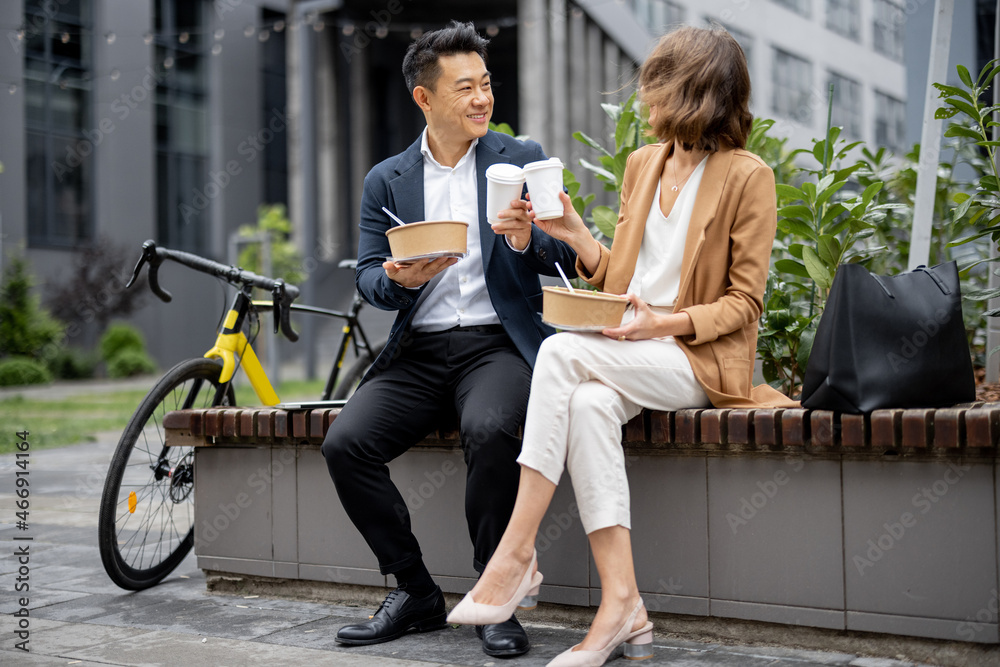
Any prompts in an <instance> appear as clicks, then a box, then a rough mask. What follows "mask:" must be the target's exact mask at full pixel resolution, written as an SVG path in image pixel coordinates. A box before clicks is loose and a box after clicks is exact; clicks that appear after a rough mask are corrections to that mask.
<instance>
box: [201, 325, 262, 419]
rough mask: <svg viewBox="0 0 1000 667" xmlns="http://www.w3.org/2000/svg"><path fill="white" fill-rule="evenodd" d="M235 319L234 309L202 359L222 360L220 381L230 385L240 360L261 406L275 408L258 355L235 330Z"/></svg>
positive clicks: (242, 335)
mask: <svg viewBox="0 0 1000 667" xmlns="http://www.w3.org/2000/svg"><path fill="white" fill-rule="evenodd" d="M238 318H239V313H238V312H237V311H236V310H230V311H229V313H228V314H227V315H226V321H225V323H224V325H223V327H222V331H220V332H219V335H218V337H216V339H215V345H214V346H212V349H210V350H209V351H208V352H206V353H205V357H206V358H208V359H221V360H222V373H221V374H220V375H219V382H229V381H230V380H232V379H233V374H234V373H236V359H237V358H239V360H240V365H241V366H242V367H243V370H244V371H245V372H246V374H247V377H248V378H249V379H250V386H251V387H253V390H254V393H256V394H257V398H258V399H259V400H260V402H261V403H263V404H264V405H277V403H278V394H277V393H275V391H274V387H272V386H271V381H270V380H269V379H268V377H267V373H265V372H264V367H263V366H261V365H260V360H259V359H258V358H257V353H256V352H254V351H253V347H251V346H250V341H248V340H247V337H246V335H245V334H244V333H243V332H242V331H239V330H238V329H236V328H235V327H236V322H237V320H238Z"/></svg>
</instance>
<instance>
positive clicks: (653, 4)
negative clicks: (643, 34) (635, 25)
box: [632, 0, 684, 34]
mask: <svg viewBox="0 0 1000 667" xmlns="http://www.w3.org/2000/svg"><path fill="white" fill-rule="evenodd" d="M632 10H633V11H634V12H635V17H636V20H638V21H639V23H640V24H641V25H644V26H647V27H649V29H650V31H651V32H653V33H657V34H658V33H661V32H666V31H668V30H672V29H674V28H676V27H677V26H679V25H681V24H682V23H684V8H683V7H682V6H680V5H679V4H677V3H676V2H670V0H632Z"/></svg>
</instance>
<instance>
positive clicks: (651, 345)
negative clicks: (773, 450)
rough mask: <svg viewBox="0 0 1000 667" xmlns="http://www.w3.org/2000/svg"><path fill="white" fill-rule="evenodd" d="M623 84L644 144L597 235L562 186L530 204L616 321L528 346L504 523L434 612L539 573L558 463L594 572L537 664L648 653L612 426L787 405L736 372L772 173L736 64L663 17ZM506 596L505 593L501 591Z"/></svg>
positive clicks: (757, 286)
mask: <svg viewBox="0 0 1000 667" xmlns="http://www.w3.org/2000/svg"><path fill="white" fill-rule="evenodd" d="M639 83H640V86H641V87H640V95H641V99H642V101H643V103H644V105H646V106H647V107H648V108H649V123H650V125H651V126H652V129H653V131H654V132H655V134H656V136H657V137H658V138H659V139H660V141H661V143H658V144H653V145H650V146H646V147H644V148H641V149H639V150H637V151H636V152H635V153H633V154H632V155H631V156H630V158H629V160H628V163H627V166H626V169H625V177H624V180H623V187H622V194H621V211H620V213H619V217H618V225H617V228H616V230H615V238H614V242H613V243H612V245H611V249H610V250H609V249H608V248H606V247H605V246H603V245H602V244H600V243H598V242H597V241H596V240H594V238H593V237H592V236H591V234H590V231H589V230H588V228H587V226H586V224H585V223H584V222H583V220H581V219H580V216H579V215H577V214H576V212H575V211H574V210H573V207H572V205H571V203H570V200H569V197H567V196H565V195H563V205H564V216H563V217H562V218H559V219H556V220H549V221H538V220H536V221H535V224H537V226H538V227H539V228H540V229H541V230H542V231H545V232H546V233H548V234H549V235H551V236H554V237H556V238H559V239H562V240H565V241H566V242H568V243H569V244H570V245H571V246H572V247H573V249H574V250H576V252H577V257H578V259H577V266H576V270H577V273H578V274H579V275H580V277H582V278H583V279H584V280H586V281H587V282H589V283H590V284H592V285H594V286H595V287H597V288H599V289H602V290H603V291H606V292H612V293H616V294H627V296H628V299H629V301H630V304H631V308H630V312H628V313H626V316H625V318H624V319H623V322H622V324H621V325H620V326H618V327H614V328H611V329H605V330H604V331H602V332H601V334H603V335H601V334H598V333H560V334H557V335H555V336H551V337H550V338H548V339H547V340H546V341H545V342H544V343H543V344H542V347H541V350H540V351H539V356H538V361H537V362H536V365H535V370H534V376H533V379H532V384H531V398H530V399H529V403H528V415H527V419H526V423H525V427H524V438H523V444H522V450H521V455H520V457H519V458H518V462H519V463H521V466H522V467H521V479H520V486H519V488H518V495H517V501H516V504H515V507H514V512H513V515H512V516H511V519H510V522H509V523H508V526H507V529H506V532H505V533H504V536H503V538H502V539H501V541H500V544H499V546H498V547H497V550H496V552H495V554H494V557H493V558H492V559H491V560H490V562H489V564H488V565H487V567H486V570H485V571H484V573H483V576H482V577H481V578H480V581H479V582H478V583H477V584H476V586H475V587H474V588H473V590H472V591H471V592H470V593H469V594H468V595H467V596H466V597H465V599H464V600H462V602H461V603H459V605H458V606H457V607H456V608H455V609H454V610H453V611H452V613H451V615H450V616H449V617H448V620H449V621H450V622H456V623H470V624H487V623H499V622H503V621H506V620H507V619H508V618H510V616H511V614H512V613H513V611H514V608H515V607H516V606H523V604H524V603H525V601H524V600H522V598H523V597H525V596H526V595H527V596H528V597H529V600H528V601H527V602H528V604H530V596H531V594H532V593H534V592H535V591H536V590H537V587H538V584H540V583H541V580H542V575H541V574H540V573H539V572H538V571H537V568H536V565H535V553H534V547H533V545H534V540H535V536H536V534H537V532H538V527H539V525H540V523H541V520H542V518H543V516H544V514H545V511H546V509H547V508H548V505H549V502H550V501H551V499H552V495H553V493H554V492H555V487H556V484H558V482H559V479H560V476H561V475H562V472H563V469H564V468H565V469H568V470H569V473H570V476H571V477H572V478H573V489H574V493H575V494H576V499H577V505H578V507H579V510H580V518H581V522H582V523H583V526H584V530H585V531H586V532H587V535H588V539H589V541H590V545H591V549H592V551H593V554H594V560H595V562H596V564H597V569H598V574H599V575H600V579H601V592H602V595H601V604H600V607H599V609H598V611H597V615H596V616H595V618H594V621H593V623H592V625H591V627H590V632H588V634H587V636H586V637H585V638H584V640H583V641H582V642H581V643H580V644H578V645H577V646H574V647H572V648H571V649H569V650H567V651H565V652H564V653H562V654H560V655H559V656H557V657H556V659H555V660H554V661H553V662H551V663H550V664H551V665H601V664H604V662H605V660H607V658H608V655H609V654H610V653H611V651H613V650H614V649H615V648H616V647H617V646H619V645H621V644H623V643H624V644H625V654H626V657H631V658H643V657H649V656H650V655H652V650H651V645H652V623H649V622H648V620H647V615H646V610H645V608H644V607H643V604H642V599H641V597H640V596H639V591H638V586H637V585H636V580H635V572H634V569H633V565H632V551H631V541H630V535H629V527H630V514H629V494H628V479H627V477H626V474H625V461H624V453H623V451H622V448H621V426H622V424H624V423H626V422H627V421H628V420H629V419H630V418H631V417H633V416H635V415H636V414H638V413H639V412H640V411H641V410H642V408H651V409H657V410H677V409H681V408H694V407H709V406H715V407H726V408H731V407H747V408H750V407H762V406H778V405H789V406H790V405H795V404H794V403H793V402H791V401H789V400H788V399H787V398H786V397H784V396H783V395H781V394H780V393H778V392H777V391H775V390H773V389H771V388H770V387H767V386H761V387H752V386H751V378H752V375H753V365H754V358H755V352H756V341H757V321H758V319H759V318H760V315H761V310H762V308H763V302H762V301H763V295H764V287H765V284H766V282H767V273H768V263H769V259H770V254H771V246H772V244H773V242H774V233H775V227H776V224H777V212H776V208H775V188H774V175H773V173H772V171H771V169H770V168H769V167H768V166H767V165H766V164H765V163H764V162H763V161H762V160H761V159H760V158H758V157H757V156H756V155H753V154H752V153H749V152H747V151H746V150H744V149H743V146H745V144H746V138H747V135H748V133H749V131H750V127H751V123H752V116H751V115H750V111H749V99H750V78H749V74H748V72H747V67H746V60H745V58H744V55H743V51H742V49H741V48H740V47H739V45H738V44H737V42H736V41H735V40H734V39H733V37H732V36H731V35H729V33H727V32H726V31H725V30H722V29H711V30H706V29H699V28H693V27H685V28H681V29H679V30H677V31H674V32H672V33H670V34H668V35H666V36H665V37H664V38H663V39H662V40H661V41H660V43H659V44H658V45H657V47H656V48H655V49H654V51H653V53H652V54H651V55H650V57H649V58H648V59H647V60H646V62H645V63H644V64H643V67H642V71H641V73H640V76H639ZM519 603H522V604H521V605H519Z"/></svg>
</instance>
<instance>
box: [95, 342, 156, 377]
mask: <svg viewBox="0 0 1000 667" xmlns="http://www.w3.org/2000/svg"><path fill="white" fill-rule="evenodd" d="M107 364H108V377H112V378H127V377H132V376H133V375H142V374H144V373H154V372H156V364H155V363H153V360H152V359H150V358H149V355H148V354H146V352H145V351H144V350H132V349H126V350H122V351H121V352H119V353H118V354H116V355H115V356H113V357H111V359H109V360H108V362H107Z"/></svg>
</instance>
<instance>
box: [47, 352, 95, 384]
mask: <svg viewBox="0 0 1000 667" xmlns="http://www.w3.org/2000/svg"><path fill="white" fill-rule="evenodd" d="M43 360H44V362H45V366H46V367H47V368H48V369H49V371H50V372H51V373H52V375H53V377H57V378H59V379H61V380H83V379H85V378H91V377H94V371H95V370H96V369H97V362H98V359H97V357H96V355H95V354H92V353H87V352H84V351H83V350H80V349H77V348H73V347H58V348H52V351H51V352H48V353H47V354H46V355H45V357H44V359H43Z"/></svg>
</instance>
